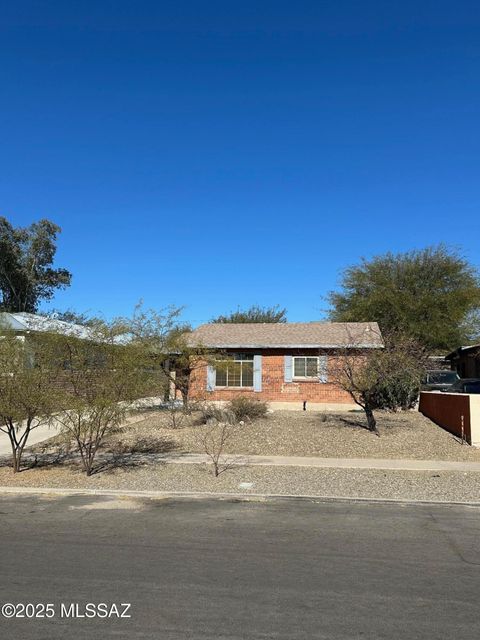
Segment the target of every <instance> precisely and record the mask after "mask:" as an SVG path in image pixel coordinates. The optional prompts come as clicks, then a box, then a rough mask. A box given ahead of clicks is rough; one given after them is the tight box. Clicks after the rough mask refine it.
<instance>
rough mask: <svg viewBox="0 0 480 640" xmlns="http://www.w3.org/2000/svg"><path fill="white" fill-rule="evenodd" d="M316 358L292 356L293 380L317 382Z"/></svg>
mask: <svg viewBox="0 0 480 640" xmlns="http://www.w3.org/2000/svg"><path fill="white" fill-rule="evenodd" d="M318 376H319V363H318V356H293V379H294V380H318Z"/></svg>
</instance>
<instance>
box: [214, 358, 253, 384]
mask: <svg viewBox="0 0 480 640" xmlns="http://www.w3.org/2000/svg"><path fill="white" fill-rule="evenodd" d="M215 386H216V387H220V388H225V387H237V388H239V387H250V388H252V387H253V355H249V354H246V353H235V354H233V355H232V356H231V357H229V358H227V359H225V360H220V361H218V365H217V367H216V368H215Z"/></svg>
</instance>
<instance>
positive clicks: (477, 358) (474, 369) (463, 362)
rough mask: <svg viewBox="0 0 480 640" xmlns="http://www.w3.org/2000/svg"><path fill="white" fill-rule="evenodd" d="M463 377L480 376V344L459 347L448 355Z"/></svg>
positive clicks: (453, 366)
mask: <svg viewBox="0 0 480 640" xmlns="http://www.w3.org/2000/svg"><path fill="white" fill-rule="evenodd" d="M445 359H446V360H448V361H449V362H450V364H451V368H452V369H453V371H456V372H457V373H458V375H459V376H460V377H461V378H480V344H472V345H471V346H469V347H458V349H455V351H452V352H451V353H449V354H448V355H447V356H446V357H445Z"/></svg>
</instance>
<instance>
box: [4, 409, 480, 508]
mask: <svg viewBox="0 0 480 640" xmlns="http://www.w3.org/2000/svg"><path fill="white" fill-rule="evenodd" d="M198 422H199V416H198V415H197V416H195V415H194V416H192V417H189V418H188V419H186V421H185V422H184V423H183V424H182V425H181V427H177V428H175V429H173V428H172V426H171V423H170V419H169V416H168V414H166V413H165V412H157V413H153V414H149V415H148V417H146V419H145V420H142V421H140V422H136V423H134V424H130V425H127V426H125V427H123V428H122V429H120V430H119V432H118V433H116V434H114V435H111V436H109V438H108V440H107V441H106V445H105V447H104V448H103V451H102V453H103V454H104V456H106V458H108V457H109V455H110V454H109V452H113V451H115V452H116V453H117V454H118V453H120V454H122V455H121V456H120V457H117V458H116V464H114V463H113V462H112V463H111V464H109V465H108V466H106V468H104V469H103V470H102V471H101V472H100V473H97V474H95V475H94V476H92V477H91V478H87V477H86V476H85V475H84V473H82V471H81V469H80V467H79V466H78V464H77V463H73V462H72V461H71V460H70V461H68V459H67V460H66V461H65V460H64V461H63V462H58V463H55V464H45V466H41V463H42V456H41V455H40V456H39V462H40V464H39V465H38V466H36V467H34V468H31V469H28V470H26V471H23V472H22V473H19V474H16V475H14V474H13V473H12V471H11V470H10V468H8V467H6V466H0V486H1V485H9V486H23V487H67V488H81V489H83V488H92V489H131V490H158V491H200V492H203V491H213V492H221V493H223V492H231V493H242V492H243V493H245V494H246V495H248V494H249V493H273V494H282V495H299V494H304V495H318V496H333V497H341V496H350V497H358V498H385V499H389V498H402V499H411V500H444V501H460V502H461V501H477V500H479V501H480V473H475V472H467V473H464V472H456V471H455V472H452V471H449V472H446V471H442V472H431V471H380V470H363V469H318V468H317V469H315V468H302V467H293V468H292V467H280V466H270V467H253V466H243V467H234V468H231V469H228V470H227V471H225V472H224V473H222V474H221V475H220V477H219V478H214V477H213V474H212V472H211V467H207V466H206V465H200V464H199V465H197V464H195V465H184V464H178V465H177V464H164V463H158V462H156V463H153V462H145V461H143V462H142V461H141V456H139V457H138V458H139V459H137V460H136V459H135V458H132V457H129V455H128V454H129V453H131V452H137V453H142V452H144V453H160V452H168V451H172V452H199V453H203V450H202V446H201V444H199V436H200V434H201V433H202V432H203V431H204V430H205V429H207V427H205V426H203V425H199V424H198ZM378 426H379V429H380V433H381V437H376V436H375V435H373V434H371V433H369V432H368V431H367V430H366V429H365V423H364V418H363V415H362V414H358V413H343V414H327V415H326V416H325V414H319V413H315V412H306V413H303V412H296V411H276V412H274V413H272V414H269V415H268V417H267V418H265V419H262V420H258V421H256V422H254V423H246V424H244V425H239V426H236V427H235V428H234V429H233V431H232V435H231V439H230V440H229V441H228V443H227V446H226V448H225V453H238V454H244V455H246V456H248V455H291V456H295V455H297V456H320V457H354V458H405V459H408V458H410V459H426V460H428V459H438V460H459V461H480V450H477V449H473V448H472V447H469V446H468V445H464V446H462V445H461V444H460V443H459V442H458V441H457V439H455V438H454V437H453V436H451V435H450V434H449V433H447V432H446V431H444V430H442V429H440V428H439V427H437V426H436V425H435V424H433V423H432V422H431V421H430V420H428V419H427V418H425V417H424V416H422V415H421V414H419V413H417V412H407V413H398V414H388V413H383V412H378ZM35 449H36V450H37V451H40V450H42V449H44V446H43V445H41V446H40V447H39V445H37V446H36V447H35ZM112 460H115V457H114V456H113V457H112ZM244 483H246V484H245V485H244Z"/></svg>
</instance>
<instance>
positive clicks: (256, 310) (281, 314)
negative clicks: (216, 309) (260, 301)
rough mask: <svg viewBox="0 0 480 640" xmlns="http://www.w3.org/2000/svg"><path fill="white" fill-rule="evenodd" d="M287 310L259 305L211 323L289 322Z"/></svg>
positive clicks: (213, 320)
mask: <svg viewBox="0 0 480 640" xmlns="http://www.w3.org/2000/svg"><path fill="white" fill-rule="evenodd" d="M286 314H287V310H286V309H281V308H280V307H279V305H275V306H274V307H260V306H259V305H253V306H252V307H250V308H249V309H245V310H243V311H242V310H240V309H237V310H236V311H232V312H230V313H229V315H227V316H218V317H217V318H213V319H212V320H211V322H215V323H217V324H222V323H227V322H228V323H235V322H237V323H242V324H243V323H250V322H268V323H276V322H282V323H284V322H287V315H286Z"/></svg>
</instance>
